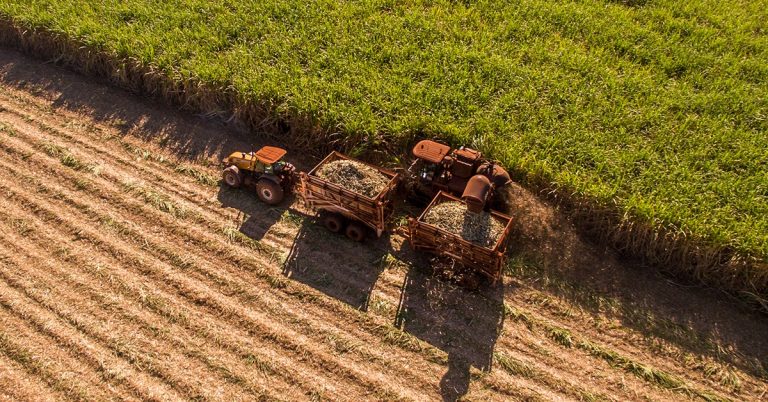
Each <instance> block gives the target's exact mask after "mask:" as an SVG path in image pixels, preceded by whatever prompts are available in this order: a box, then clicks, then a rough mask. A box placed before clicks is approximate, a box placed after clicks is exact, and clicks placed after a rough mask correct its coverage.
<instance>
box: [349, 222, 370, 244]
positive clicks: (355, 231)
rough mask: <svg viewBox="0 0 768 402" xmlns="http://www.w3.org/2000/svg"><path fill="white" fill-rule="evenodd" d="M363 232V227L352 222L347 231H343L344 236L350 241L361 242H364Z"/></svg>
mask: <svg viewBox="0 0 768 402" xmlns="http://www.w3.org/2000/svg"><path fill="white" fill-rule="evenodd" d="M365 232H366V230H365V226H363V225H361V224H359V223H355V222H353V223H350V224H349V226H347V230H345V231H344V234H345V235H347V237H349V239H350V240H352V241H356V242H361V241H363V240H365Z"/></svg>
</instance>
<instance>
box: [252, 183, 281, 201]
mask: <svg viewBox="0 0 768 402" xmlns="http://www.w3.org/2000/svg"><path fill="white" fill-rule="evenodd" d="M256 192H257V193H258V194H259V199H261V201H263V202H264V203H265V204H269V205H275V204H279V203H280V201H282V200H283V198H285V194H284V193H283V188H282V187H280V185H279V184H277V183H275V182H273V181H272V180H269V179H261V180H259V181H258V182H257V183H256Z"/></svg>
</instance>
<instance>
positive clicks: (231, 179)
mask: <svg viewBox="0 0 768 402" xmlns="http://www.w3.org/2000/svg"><path fill="white" fill-rule="evenodd" d="M221 177H222V179H224V183H227V185H228V186H230V187H232V188H238V187H240V186H241V185H243V174H242V173H240V169H238V168H237V166H230V167H228V168H226V169H224V171H223V172H222V174H221Z"/></svg>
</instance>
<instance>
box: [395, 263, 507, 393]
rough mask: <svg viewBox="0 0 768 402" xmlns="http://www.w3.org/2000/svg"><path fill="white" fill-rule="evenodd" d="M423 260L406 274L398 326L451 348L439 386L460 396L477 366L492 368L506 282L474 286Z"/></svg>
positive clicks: (488, 369)
mask: <svg viewBox="0 0 768 402" xmlns="http://www.w3.org/2000/svg"><path fill="white" fill-rule="evenodd" d="M421 260H423V258H422V259H421ZM421 262H422V261H420V263H419V264H418V265H412V266H411V268H410V270H409V271H408V273H407V275H406V277H405V281H404V283H403V288H402V293H401V296H400V305H399V306H398V311H397V316H396V318H395V326H397V327H398V328H400V329H402V330H404V331H406V332H408V333H410V334H412V335H414V336H416V337H417V338H419V339H421V340H423V341H425V342H427V343H429V344H431V345H433V346H435V347H437V348H438V349H440V350H442V351H444V352H446V353H447V354H448V371H447V372H446V373H445V375H444V376H443V377H442V379H441V380H440V392H441V395H442V397H443V400H445V401H455V400H458V399H460V398H461V397H462V396H463V395H465V394H466V393H467V390H468V389H469V382H470V368H471V367H472V366H474V367H475V368H477V369H480V370H482V371H485V372H488V371H490V370H491V365H492V361H493V350H494V347H495V345H496V341H497V340H498V338H499V336H500V334H501V330H502V327H503V324H504V285H503V284H501V283H499V284H496V285H493V286H491V285H486V286H484V287H481V288H480V290H478V291H475V292H471V291H468V290H466V289H464V288H461V287H459V286H457V285H455V284H453V283H450V282H448V281H446V280H443V279H439V278H437V277H435V276H434V275H431V274H430V272H429V270H428V269H425V268H424V266H426V265H427V263H426V262H424V263H421Z"/></svg>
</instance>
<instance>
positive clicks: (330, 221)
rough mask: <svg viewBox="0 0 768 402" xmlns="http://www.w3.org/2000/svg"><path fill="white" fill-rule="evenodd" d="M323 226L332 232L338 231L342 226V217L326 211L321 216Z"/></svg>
mask: <svg viewBox="0 0 768 402" xmlns="http://www.w3.org/2000/svg"><path fill="white" fill-rule="evenodd" d="M323 226H325V228H326V229H328V230H329V231H331V232H333V233H339V232H341V229H342V228H344V218H343V217H342V216H341V215H338V214H333V213H327V214H325V215H324V216H323Z"/></svg>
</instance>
